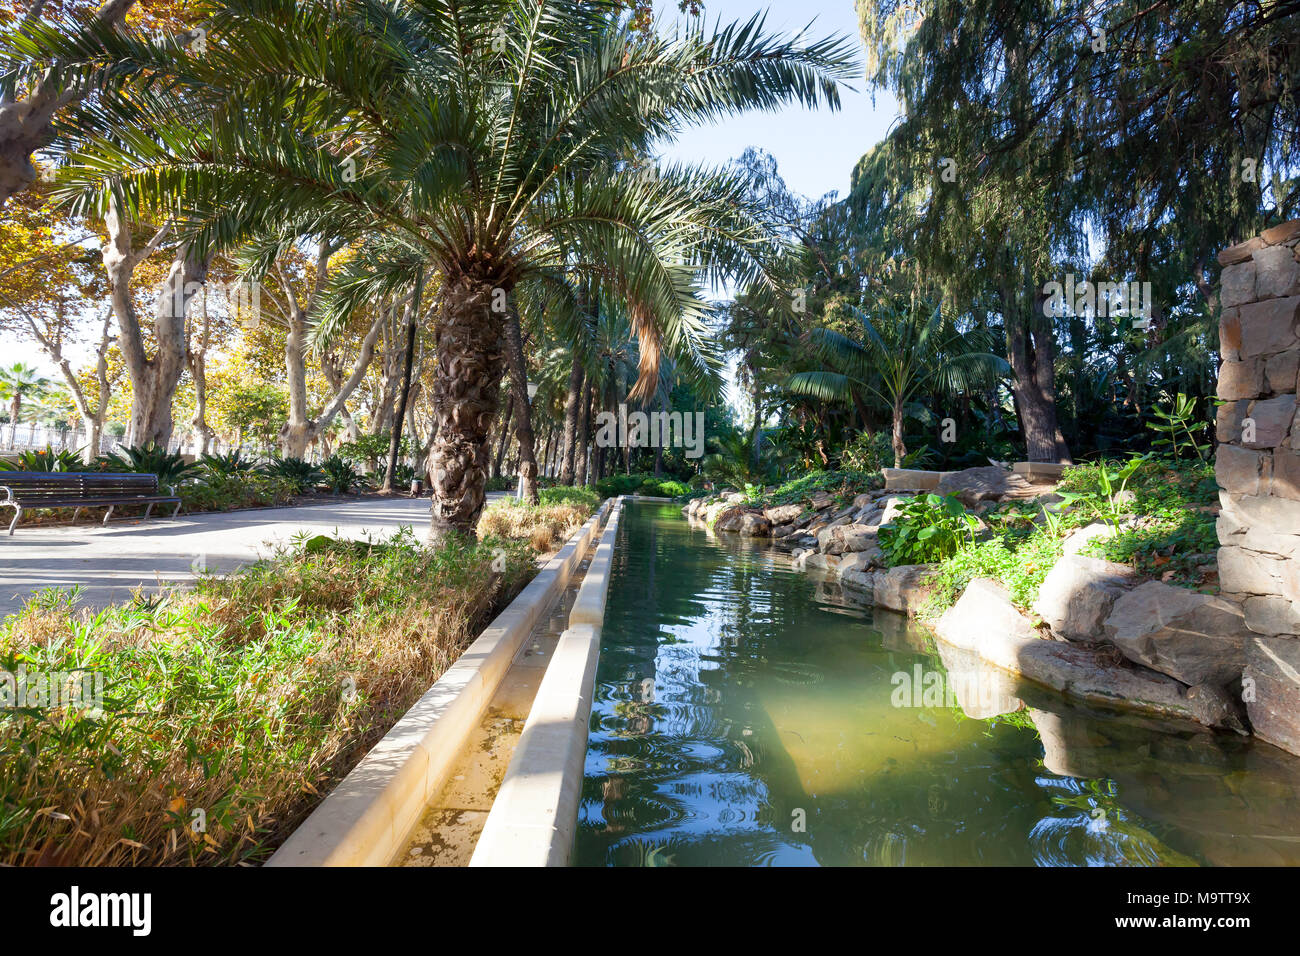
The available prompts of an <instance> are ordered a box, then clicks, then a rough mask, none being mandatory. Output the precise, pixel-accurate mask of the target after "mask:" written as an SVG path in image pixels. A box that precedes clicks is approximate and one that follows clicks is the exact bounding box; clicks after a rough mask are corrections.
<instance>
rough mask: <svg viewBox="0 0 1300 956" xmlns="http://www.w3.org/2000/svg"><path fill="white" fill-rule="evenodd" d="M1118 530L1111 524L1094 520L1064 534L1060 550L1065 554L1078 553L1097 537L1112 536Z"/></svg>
mask: <svg viewBox="0 0 1300 956" xmlns="http://www.w3.org/2000/svg"><path fill="white" fill-rule="evenodd" d="M1116 534H1118V532H1117V531H1116V530H1115V527H1114V526H1113V525H1109V524H1103V523H1102V522H1100V521H1094V522H1093V523H1092V524H1090V525H1086V526H1084V527H1082V528H1075V529H1074V530H1073V531H1071V532H1070V533H1069V534H1067V535H1066V536H1065V541H1064V542H1063V543H1062V546H1061V547H1062V550H1063V551H1064V552H1065V553H1066V554H1078V553H1079V552H1080V551H1082V550H1083V549H1084V548H1085V547H1086V546H1087V545H1089V544H1091V543H1092V542H1093V541H1096V540H1097V539H1098V538H1113V537H1115V535H1116Z"/></svg>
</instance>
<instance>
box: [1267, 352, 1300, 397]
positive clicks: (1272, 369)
mask: <svg viewBox="0 0 1300 956" xmlns="http://www.w3.org/2000/svg"><path fill="white" fill-rule="evenodd" d="M1297 375H1300V349H1292V350H1291V351H1290V352H1279V353H1278V354H1277V355H1270V356H1269V357H1268V359H1267V361H1265V362H1264V387H1265V389H1266V390H1267V391H1270V392H1275V393H1281V392H1290V391H1293V390H1294V389H1295V387H1296V377H1297ZM1256 394H1259V393H1258V392H1257V393H1256Z"/></svg>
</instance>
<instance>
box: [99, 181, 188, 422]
mask: <svg viewBox="0 0 1300 956" xmlns="http://www.w3.org/2000/svg"><path fill="white" fill-rule="evenodd" d="M104 223H105V226H106V228H107V230H108V241H107V242H106V243H105V244H104V247H103V249H102V250H101V253H100V255H101V257H102V259H103V262H104V268H105V270H106V271H107V273H108V280H109V288H110V299H111V301H112V304H113V312H114V313H115V314H116V316H117V322H118V330H119V333H120V335H119V339H118V341H119V346H120V348H121V350H122V357H123V359H124V361H125V364H126V369H127V373H128V374H129V375H130V376H131V387H132V394H131V420H130V427H129V430H128V436H129V438H128V441H129V442H130V443H131V444H133V445H146V444H150V443H156V444H159V445H166V443H167V442H168V440H169V439H170V438H171V434H172V399H173V397H174V396H175V394H176V386H177V385H178V384H179V383H180V379H181V373H182V372H184V371H185V358H186V353H187V351H188V348H187V346H188V337H187V335H186V332H185V312H186V309H187V307H188V306H189V302H190V300H191V299H192V298H193V297H194V295H195V294H196V293H197V292H199V291H200V290H201V289H202V283H203V282H204V281H206V279H207V276H208V262H209V260H208V259H207V258H204V257H201V256H200V255H199V254H198V252H197V251H196V250H191V249H190V247H189V246H187V245H181V246H178V247H177V249H176V252H175V254H174V256H173V259H172V265H171V269H170V270H169V271H168V273H167V278H166V279H165V280H164V281H163V284H162V288H161V289H160V290H159V293H158V299H157V302H156V304H155V307H154V336H153V337H154V342H155V346H156V351H155V353H154V355H153V356H152V357H150V356H149V354H148V352H147V349H146V337H145V332H144V329H143V328H141V325H140V320H139V316H138V315H137V314H136V310H135V303H134V301H133V299H132V296H131V288H130V283H131V276H132V275H133V273H134V272H135V268H136V266H137V265H138V264H139V263H140V262H142V261H143V260H144V259H146V258H147V257H148V256H149V255H151V254H152V253H153V251H154V250H155V249H156V248H157V247H158V243H160V242H161V240H162V237H163V235H164V234H165V233H166V230H167V227H166V226H164V227H163V228H162V229H160V230H159V231H158V233H157V234H156V235H155V236H154V237H153V239H152V240H150V242H149V244H148V245H147V246H146V247H145V248H144V249H142V250H141V251H139V252H136V251H134V250H133V249H132V247H131V230H130V226H129V224H128V223H127V221H126V219H125V216H123V215H122V213H121V210H120V208H119V206H118V203H117V202H116V201H114V202H110V203H109V207H108V210H107V212H106V213H105V216H104Z"/></svg>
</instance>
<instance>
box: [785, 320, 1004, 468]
mask: <svg viewBox="0 0 1300 956" xmlns="http://www.w3.org/2000/svg"><path fill="white" fill-rule="evenodd" d="M852 312H853V314H854V316H855V317H856V318H857V319H858V321H859V322H860V323H861V325H862V333H863V334H862V341H861V342H856V341H854V340H853V339H852V338H850V337H848V336H847V335H843V334H841V333H839V332H836V331H833V330H831V329H826V328H816V329H812V330H810V331H809V332H808V333H807V340H808V342H809V344H810V345H811V346H812V347H813V349H814V351H815V353H816V354H818V355H819V356H820V357H821V358H822V360H823V361H825V362H826V363H827V364H828V365H830V368H829V369H823V370H819V371H811V372H798V373H796V374H794V375H792V376H790V378H789V379H788V381H787V387H788V388H789V389H790V390H791V391H793V392H796V393H798V394H802V395H811V396H813V397H815V398H820V399H824V400H831V401H841V402H848V401H851V400H852V397H853V393H854V391H858V392H864V393H866V394H868V395H871V396H873V397H875V398H876V399H878V400H879V401H880V402H882V403H883V404H884V405H885V406H886V407H887V408H889V410H890V414H891V417H892V420H893V434H892V445H893V449H894V467H895V468H899V467H902V464H903V458H904V457H905V456H906V455H907V445H906V444H905V443H904V441H903V418H904V411H905V408H906V406H907V404H908V403H909V402H911V401H912V400H913V399H914V398H915V397H916V396H917V395H918V394H920V393H922V392H925V391H937V392H940V393H942V394H945V395H954V394H957V393H959V392H962V391H965V390H966V389H968V388H970V387H971V386H972V385H974V384H978V383H982V382H988V381H990V380H995V379H996V377H997V376H998V375H1005V374H1007V373H1008V372H1009V371H1010V367H1009V366H1008V365H1007V362H1006V360H1005V359H1003V358H1001V357H1000V356H997V355H994V354H992V352H991V351H990V349H991V347H992V339H991V337H990V336H989V335H988V334H987V333H986V332H985V330H983V329H972V330H970V331H966V332H963V331H961V330H960V329H958V328H957V326H956V324H955V323H954V322H953V321H952V320H951V319H950V318H949V317H947V316H946V315H945V314H944V313H943V311H942V309H941V308H940V307H938V306H934V307H931V306H930V305H929V304H928V303H926V302H925V301H924V300H923V299H920V298H918V297H916V296H885V297H882V298H881V299H879V300H878V301H877V302H876V304H875V305H874V306H872V308H871V310H870V312H869V313H868V312H864V311H862V310H861V309H858V308H856V307H854V308H852Z"/></svg>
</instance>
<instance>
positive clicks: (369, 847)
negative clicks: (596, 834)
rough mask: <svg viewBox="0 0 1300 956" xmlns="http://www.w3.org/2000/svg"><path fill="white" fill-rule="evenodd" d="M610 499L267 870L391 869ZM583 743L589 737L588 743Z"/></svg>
mask: <svg viewBox="0 0 1300 956" xmlns="http://www.w3.org/2000/svg"><path fill="white" fill-rule="evenodd" d="M610 511H611V502H610V501H606V502H604V504H602V505H601V507H600V509H599V510H598V511H597V512H596V513H595V514H594V515H592V516H591V518H589V519H588V520H587V523H586V524H584V525H583V526H582V527H581V528H579V529H578V530H577V531H576V532H574V534H573V537H571V538H570V539H569V541H568V543H567V544H566V545H565V546H564V547H563V548H562V549H561V550H560V552H559V553H558V554H557V555H556V556H555V557H553V558H552V559H551V560H550V561H548V562H547V563H546V566H545V567H544V568H542V570H541V572H540V573H539V574H538V575H537V577H535V578H534V579H533V580H532V581H531V582H530V583H529V584H528V586H527V587H525V588H524V589H523V591H521V592H520V593H519V595H518V596H517V597H516V598H515V599H514V600H513V601H512V602H511V603H510V606H509V607H507V608H506V609H505V610H504V611H502V612H501V613H500V614H499V615H497V617H496V619H495V620H493V622H492V623H491V624H489V625H488V626H487V627H486V628H485V629H484V630H483V632H482V633H481V634H480V635H479V637H478V639H477V640H475V641H474V643H473V644H471V645H470V646H469V647H468V648H467V649H466V651H465V653H464V654H462V655H461V657H460V659H459V660H457V661H456V663H455V664H453V665H452V666H451V667H449V668H447V670H446V672H445V673H444V674H443V675H442V677H440V678H439V679H438V681H437V682H436V683H435V684H434V685H433V686H432V687H430V688H429V689H428V690H427V691H426V692H425V693H424V696H423V697H421V698H420V699H419V700H418V701H416V703H415V705H414V706H412V707H411V709H410V710H408V711H407V712H406V714H405V715H404V716H403V717H402V718H401V720H399V721H398V722H397V723H396V724H394V725H393V727H392V729H391V730H389V731H388V733H387V734H385V735H384V737H383V739H382V740H380V741H379V743H377V744H376V745H375V746H374V747H373V748H372V749H371V751H370V752H369V753H368V754H366V756H365V757H363V758H362V760H361V762H360V763H359V764H357V765H356V767H354V768H353V769H352V772H351V773H349V774H348V775H347V776H346V777H344V778H343V780H342V781H341V782H340V783H339V785H338V786H337V787H335V788H334V790H333V791H332V792H331V793H330V794H329V796H328V797H326V798H325V800H324V801H322V803H321V804H320V806H318V807H317V808H316V809H315V810H313V811H312V813H311V815H310V816H309V817H307V819H306V820H305V821H303V823H302V825H301V826H299V827H298V829H297V830H295V831H294V832H293V834H292V835H291V836H290V837H289V839H288V840H286V841H285V843H284V845H282V846H281V847H280V849H279V850H277V851H276V852H275V854H274V855H273V856H272V857H271V859H270V860H268V861H267V863H266V865H267V866H384V865H386V864H388V863H390V862H391V861H392V860H393V858H394V857H396V855H397V854H398V853H400V852H401V851H402V848H403V846H404V845H405V842H406V838H407V836H408V835H409V834H410V832H411V830H412V829H414V827H415V825H416V824H417V823H418V822H419V819H420V815H421V813H422V812H423V811H424V808H425V805H426V804H427V803H428V802H429V800H430V799H431V798H432V797H433V795H434V794H436V793H437V792H438V791H439V790H440V789H442V787H443V786H444V785H445V784H446V782H447V775H448V773H449V772H450V770H451V768H452V766H453V765H454V763H455V760H456V757H457V755H458V754H459V753H460V750H461V748H462V746H463V745H464V743H465V741H466V739H468V736H469V734H470V733H471V732H472V731H473V729H474V728H475V727H477V726H478V723H479V721H480V720H481V719H482V716H483V711H484V709H485V708H486V707H487V703H488V701H490V700H491V699H492V695H493V694H494V693H495V692H496V689H497V686H498V685H499V684H500V683H501V679H502V678H503V677H504V676H505V674H506V672H507V671H508V670H509V669H510V663H511V661H512V660H513V659H514V656H515V653H516V652H517V651H518V650H519V648H520V646H521V645H522V644H523V642H524V641H525V640H526V639H527V637H528V635H529V633H530V632H531V631H532V629H533V625H534V624H536V623H537V621H538V619H539V618H541V616H542V615H543V614H544V613H545V612H546V611H547V610H549V609H550V607H551V605H552V604H553V602H554V601H555V600H556V599H557V598H558V597H559V596H560V595H561V594H562V593H563V592H564V589H565V588H566V587H567V586H568V583H569V580H570V579H571V578H572V576H573V572H574V571H575V570H576V569H577V567H578V565H579V564H580V563H581V561H582V558H583V556H584V555H585V554H586V552H587V548H588V546H589V545H590V543H591V541H592V539H593V538H595V536H596V532H597V530H598V529H599V527H600V523H601V521H602V519H603V518H604V517H605V516H606V515H607V514H608V513H609V512H610ZM584 742H585V739H584Z"/></svg>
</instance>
